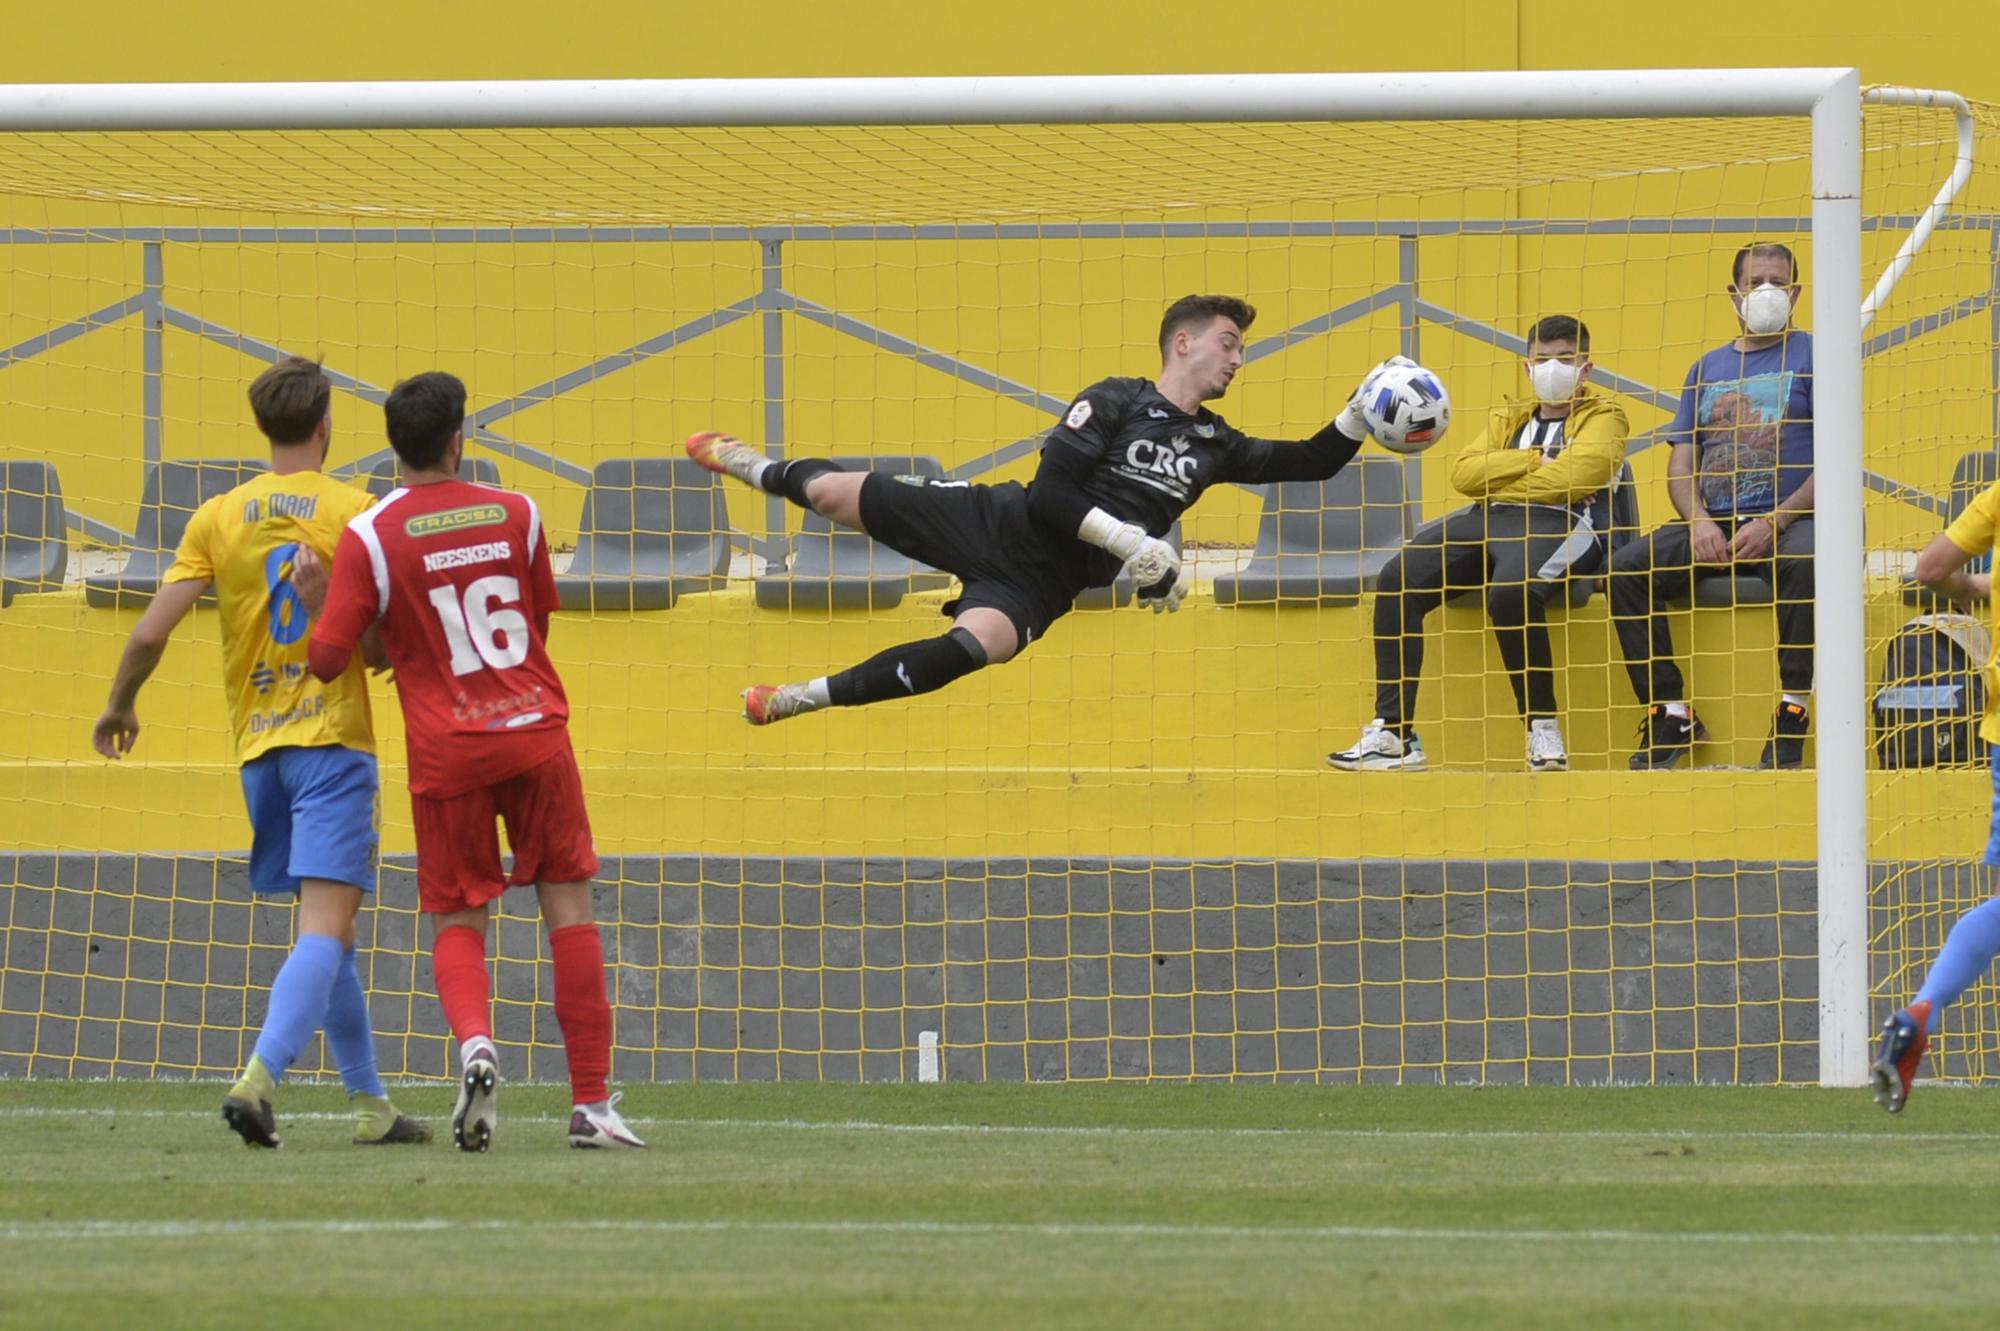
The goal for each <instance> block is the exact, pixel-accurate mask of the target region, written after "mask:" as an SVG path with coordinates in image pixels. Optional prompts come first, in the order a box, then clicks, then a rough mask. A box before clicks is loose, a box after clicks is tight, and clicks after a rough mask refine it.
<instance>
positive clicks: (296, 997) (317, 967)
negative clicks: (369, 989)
mask: <svg viewBox="0 0 2000 1331" xmlns="http://www.w3.org/2000/svg"><path fill="white" fill-rule="evenodd" d="M340 952H341V948H340V940H339V939H338V938H329V937H328V936H327V935H325V934H300V935H299V941H298V942H296V943H294V944H292V955H291V956H289V957H286V958H285V965H284V968H283V969H282V970H280V971H279V972H278V978H277V979H275V980H273V981H272V982H271V1006H270V1008H269V1009H268V1010H267V1011H266V1012H265V1013H264V1029H263V1031H262V1032H261V1033H260V1034H259V1035H258V1036H257V1057H258V1058H261V1059H263V1060H264V1067H265V1069H266V1070H267V1071H268V1072H270V1074H271V1078H272V1080H274V1081H276V1080H279V1079H281V1078H282V1077H283V1076H284V1075H285V1069H287V1068H289V1067H291V1065H292V1062H293V1060H294V1059H296V1058H298V1056H299V1050H301V1049H303V1048H304V1047H305V1043H306V1041H307V1040H310V1039H312V1033H313V1031H314V1030H315V1029H316V1028H317V1027H318V1026H319V1023H320V1019H321V1018H322V1017H324V1016H325V1015H326V1000H327V995H328V994H329V993H331V992H332V990H333V977H334V976H335V975H336V974H337V973H338V972H339V970H340Z"/></svg>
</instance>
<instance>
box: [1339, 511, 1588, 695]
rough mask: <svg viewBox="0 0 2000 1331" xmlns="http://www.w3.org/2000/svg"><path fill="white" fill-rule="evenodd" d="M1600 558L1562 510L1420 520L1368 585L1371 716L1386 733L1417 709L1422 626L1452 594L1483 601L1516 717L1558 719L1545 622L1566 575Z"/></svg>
mask: <svg viewBox="0 0 2000 1331" xmlns="http://www.w3.org/2000/svg"><path fill="white" fill-rule="evenodd" d="M1601 557H1602V550H1601V547H1600V546H1599V544H1598V541H1597V539H1596V538H1595V537H1594V536H1593V535H1592V534H1591V533H1590V532H1588V531H1578V530H1577V528H1576V517H1575V515H1574V514H1572V513H1570V512H1569V511H1568V510H1566V509H1560V508H1549V507H1543V506H1541V505H1533V506H1530V505H1526V504H1474V505H1473V506H1472V507H1470V508H1462V509H1460V510H1458V511H1457V512H1456V513H1448V514H1446V515H1445V516H1444V517H1441V518H1439V519H1437V520H1436V521H1435V522H1427V523H1425V524H1424V525H1423V526H1421V527H1419V528H1417V530H1416V531H1415V532H1414V533H1413V534H1412V535H1411V536H1410V539H1409V540H1408V541H1407V542H1405V543H1404V545H1403V548H1402V549H1401V550H1399V551H1397V552H1396V556H1395V558H1393V559H1391V560H1390V561H1389V562H1388V564H1386V565H1385V566H1384V567H1383V569H1382V577H1381V579H1380V581H1379V582H1378V583H1377V584H1376V588H1375V713H1376V715H1377V716H1380V717H1381V718H1382V720H1383V721H1384V722H1385V723H1387V724H1389V725H1392V726H1402V725H1406V724H1408V722H1409V720H1410V718H1411V716H1412V715H1414V714H1415V712H1416V709H1417V681H1418V679H1419V678H1420V677H1421V676H1422V674H1423V669H1424V620H1425V619H1426V618H1428V617H1429V615H1430V613H1431V611H1433V610H1435V609H1437V608H1438V606H1439V605H1441V604H1443V602H1444V598H1445V597H1446V596H1448V595H1450V594H1452V593H1454V592H1460V591H1466V590H1468V589H1471V590H1477V591H1478V592H1480V594H1481V595H1482V596H1483V597H1484V598H1485V601H1486V618H1487V622H1488V623H1490V624H1491V625H1492V626H1493V638H1494V641H1495V642H1497V643H1498V644H1499V647H1500V659H1501V660H1502V661H1503V662H1505V663H1506V666H1507V679H1508V682H1509V683H1510V684H1512V685H1513V686H1514V702H1515V705H1516V706H1518V707H1519V708H1520V709H1521V715H1522V716H1524V717H1529V718H1535V717H1545V716H1554V715H1555V714H1556V685H1555V671H1554V669H1553V667H1552V665H1551V662H1550V656H1549V630H1548V626H1547V623H1546V620H1545V617H1544V611H1545V609H1546V607H1547V604H1548V601H1549V598H1550V597H1552V596H1555V595H1558V594H1560V593H1562V592H1564V591H1565V590H1566V589H1565V587H1564V578H1565V577H1566V575H1567V574H1568V573H1570V572H1572V571H1574V572H1587V571H1589V570H1590V569H1591V568H1594V567H1595V566H1596V564H1597V562H1598V560H1599V559H1600V558H1601Z"/></svg>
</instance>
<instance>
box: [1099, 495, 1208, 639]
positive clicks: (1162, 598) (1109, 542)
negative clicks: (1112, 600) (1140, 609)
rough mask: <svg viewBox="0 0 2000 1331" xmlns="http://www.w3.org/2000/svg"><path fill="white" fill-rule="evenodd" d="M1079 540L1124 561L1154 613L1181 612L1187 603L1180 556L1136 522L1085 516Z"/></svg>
mask: <svg viewBox="0 0 2000 1331" xmlns="http://www.w3.org/2000/svg"><path fill="white" fill-rule="evenodd" d="M1076 535H1077V539H1078V540H1081V541H1087V542H1089V543H1090V544H1091V545H1094V546H1096V547H1097V548H1098V549H1100V550H1102V551H1104V552H1105V553H1106V554H1108V555H1110V556H1111V557H1112V558H1114V559H1122V560H1124V561H1125V572H1126V573H1127V574H1128V575H1130V577H1131V579H1132V585H1133V586H1134V587H1136V588H1137V589H1138V591H1139V599H1140V600H1142V601H1145V602H1146V603H1148V604H1149V605H1151V606H1152V607H1153V613H1154V614H1159V613H1160V612H1161V611H1163V610H1178V609H1180V606H1181V602H1182V601H1183V600H1185V599H1187V588H1186V586H1184V585H1182V583H1181V580H1180V574H1181V552H1180V551H1178V550H1176V549H1174V548H1173V546H1171V545H1168V544H1167V543H1166V542H1165V541H1163V540H1161V539H1160V538H1159V537H1157V536H1148V535H1147V534H1146V529H1145V528H1144V527H1141V526H1140V525H1139V524H1138V523H1136V522H1120V521H1119V520H1118V519H1117V518H1114V517H1112V516H1111V515H1110V514H1109V513H1106V512H1105V511H1104V510H1103V509H1101V508H1093V509H1091V510H1090V512H1089V513H1087V514H1085V515H1084V519H1083V524H1082V525H1081V526H1079V527H1078V528H1077V529H1076Z"/></svg>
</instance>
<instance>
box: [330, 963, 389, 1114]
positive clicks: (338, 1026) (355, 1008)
mask: <svg viewBox="0 0 2000 1331" xmlns="http://www.w3.org/2000/svg"><path fill="white" fill-rule="evenodd" d="M326 1046H327V1048H328V1049H330V1050H332V1051H333V1059H334V1061H335V1062H336V1063H338V1064H340V1081H341V1084H342V1085H344V1086H345V1087H347V1093H348V1094H349V1095H372V1096H374V1097H376V1098H377V1099H387V1098H388V1093H387V1092H386V1091H384V1090H383V1089H382V1078H381V1077H380V1076H379V1075H378V1074H377V1073H376V1071H375V1027H374V1026H373V1024H372V1023H370V1022H369V1020H368V995H367V993H366V992H365V991H364V990H363V989H362V988H361V975H360V973H359V972H358V971H356V970H355V969H354V949H353V948H351V947H350V948H348V949H347V951H345V952H343V953H341V956H340V971H339V973H338V974H336V975H335V976H334V977H333V992H332V993H330V994H328V995H327V997H326Z"/></svg>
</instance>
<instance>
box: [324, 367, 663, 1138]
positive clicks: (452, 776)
mask: <svg viewBox="0 0 2000 1331" xmlns="http://www.w3.org/2000/svg"><path fill="white" fill-rule="evenodd" d="M383 412H384V414H385V416H386V417H387V420H388V426H389V443H390V444H391V446H393V447H394V448H395V450H396V455H397V456H398V457H399V458H401V459H402V463H403V481H402V485H401V486H400V487H399V488H397V489H395V490H392V491H390V492H389V494H388V495H386V496H385V497H384V498H383V499H382V501H381V502H380V503H378V504H376V505H375V506H374V507H373V508H370V509H369V510H368V511H367V512H365V513H363V514H362V515H361V516H360V517H358V518H355V519H354V520H353V522H351V523H349V524H348V527H347V530H346V531H345V532H343V533H342V534H341V537H340V543H339V545H338V546H337V547H336V549H335V551H334V559H333V571H332V573H331V575H330V580H329V586H328V589H327V596H326V608H325V609H324V610H323V611H322V612H321V615H320V618H319V620H318V622H317V623H316V624H315V625H314V627H313V636H312V645H311V664H312V669H313V673H314V674H316V675H318V676H319V677H320V678H321V679H332V678H336V677H338V676H339V674H340V672H341V671H342V670H343V669H345V668H346V666H347V661H348V658H349V656H350V655H351V654H352V653H353V651H354V648H355V645H356V644H357V643H358V642H359V641H360V640H361V635H362V633H363V632H364V631H365V630H366V629H367V628H368V626H369V625H370V624H374V623H377V622H378V621H379V623H380V625H381V632H382V642H383V645H384V646H385V647H386V648H387V650H388V654H389V663H390V665H391V666H393V667H394V669H395V673H396V691H397V693H398V694H399V695H400V696H401V698H402V703H403V722H404V732H405V736H406V743H407V746H408V749H409V762H410V806H411V813H412V816H413V819H414V821H415V824H416V832H417V894H418V897H419V898H420V900H421V903H422V906H423V910H424V913H425V914H427V915H429V916H430V917H431V930H432V945H431V946H432V953H431V958H432V964H433V969H434V971H435V974H436V977H437V991H438V1002H439V1003H440V1004H441V1005H442V1006H443V1008H444V1012H445V1018H446V1020H448V1021H449V1022H450V1023H451V1029H452V1034H453V1035H455V1036H456V1037H457V1038H458V1040H459V1056H460V1061H461V1063H462V1064H463V1067H464V1076H463V1079H462V1081H461V1083H460V1088H459V1095H458V1106H457V1108H456V1109H455V1110H454V1111H453V1113H452V1120H451V1126H452V1135H453V1137H454V1139H455V1140H456V1141H457V1142H458V1145H459V1147H460V1148H461V1149H462V1150H467V1151H483V1150H485V1149H486V1147H487V1144H488V1143H489V1142H490V1141H491V1139H492V1136H493V1128H494V1123H495V1120H496V1113H495V1101H496V1098H497V1084H498V1074H497V1068H496V1061H495V1058H494V1049H493V1026H492V1017H491V1012H490V1009H491V998H490V995H489V993H488V986H487V977H486V927H487V919H488V915H489V914H490V912H491V909H492V903H493V901H494V900H495V899H496V898H497V897H499V896H500V894H501V893H502V892H504V891H505V890H506V889H507V887H508V886H509V880H508V878H507V877H506V876H505V875H504V874H503V872H502V870H501V867H500V840H499V836H498V834H497V833H496V831H495V828H494V820H495V819H496V818H498V819H499V820H500V821H502V822H504V823H506V825H507V842H508V844H509V845H510V846H511V847H512V848H513V851H514V872H513V876H512V883H513V884H514V885H520V884H524V883H533V884H534V885H535V892H536V895H537V896H538V897H539V899H540V902H541V910H542V922H543V923H544V924H545V925H546V926H547V927H548V931H549V952H550V954H551V956H552V957H553V958H554V962H555V990H556V993H555V1000H556V1001H555V1008H556V1021H557V1022H558V1023H559V1024H560V1025H561V1027H562V1032H563V1046H564V1049H565V1050H566V1052H567V1053H568V1056H569V1075H570V1089H571V1091H572V1094H573V1098H574V1100H575V1102H576V1108H575V1110H574V1111H573V1112H572V1113H571V1115H570V1123H569V1141H570V1145H572V1146H585V1147H606V1146H611V1147H617V1146H644V1145H645V1143H644V1142H642V1141H640V1140H639V1139H638V1137H637V1136H635V1135H633V1132H632V1130H631V1129H630V1128H629V1127H627V1126H626V1123H625V1120H624V1119H623V1118H621V1117H620V1116H619V1114H618V1109H617V1103H618V1098H617V1097H616V1096H610V1097H607V1095H606V1088H605V1078H606V1077H607V1076H608V1075H609V1073H610V1069H611V1006H610V1004H609V1003H608V1002H606V1001H605V994H604V945H603V941H602V940H601V939H600V938H599V936H598V932H597V925H596V923H595V921H594V920H593V918H592V916H591V901H590V879H591V876H592V875H593V874H595V873H596V872H597V854H596V852H595V851H594V850H593V849H592V848H591V841H590V818H589V815H588V813H587V812H586V811H585V809H584V804H583V782H582V779H581V778H580V776H579V775H578V773H577V767H576V756H575V754H574V753H573V752H572V751H571V749H570V743H569V702H568V700H567V699H566V698H565V697H564V695H563V686H562V680H561V679H559V678H558V677H557V675H556V671H555V667H554V666H553V665H552V664H550V662H549V653H548V647H547V642H548V635H549V614H550V612H551V611H553V610H554V609H555V608H556V587H555V575H554V573H553V571H552V570H551V568H550V566H549V544H548V539H547V537H546V536H545V535H544V534H543V532H542V517H541V513H540V511H539V510H537V509H536V507H535V503H534V501H533V500H532V499H529V498H528V497H527V496H526V495H519V494H514V493H512V492H510V491H506V490H499V489H495V488H493V487H491V486H485V485H474V484H471V483H470V482H466V481H461V480H459V479H458V462H459V457H460V455H461V454H462V453H463V452H464V448H465V432H464V427H465V385H464V384H462V383H460V382H459V381H458V379H457V378H455V377H454V376H452V375H449V374H442V373H435V372H433V373H430V374H420V375H417V376H416V377H415V378H412V379H406V380H404V381H403V382H402V383H400V384H397V385H396V387H395V389H394V390H393V391H391V392H390V394H389V398H388V401H387V402H385V403H384V404H383ZM318 575H319V576H326V575H325V574H324V573H323V571H321V572H320V573H319V574H318ZM306 576H307V577H308V578H309V579H310V578H311V577H313V576H315V574H314V573H312V572H308V573H307V575H306Z"/></svg>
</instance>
